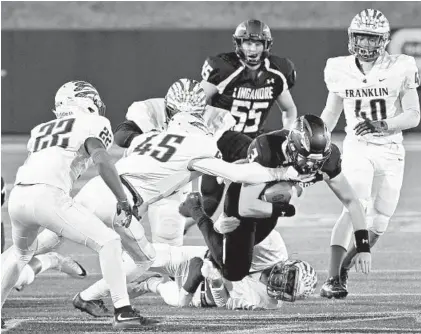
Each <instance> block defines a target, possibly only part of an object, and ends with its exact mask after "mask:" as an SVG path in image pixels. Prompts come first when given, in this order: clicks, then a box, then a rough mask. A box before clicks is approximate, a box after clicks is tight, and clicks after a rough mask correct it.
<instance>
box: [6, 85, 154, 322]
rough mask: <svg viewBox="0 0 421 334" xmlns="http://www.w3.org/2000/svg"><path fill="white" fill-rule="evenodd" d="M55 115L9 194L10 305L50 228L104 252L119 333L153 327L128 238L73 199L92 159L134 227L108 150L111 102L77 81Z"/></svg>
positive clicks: (60, 95)
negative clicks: (124, 244) (128, 271)
mask: <svg viewBox="0 0 421 334" xmlns="http://www.w3.org/2000/svg"><path fill="white" fill-rule="evenodd" d="M53 111H54V113H55V115H56V117H57V119H55V120H52V121H50V122H47V123H43V124H40V125H38V126H36V127H35V128H33V129H32V131H31V137H30V139H29V142H28V145H27V148H28V152H29V154H28V158H27V159H26V161H25V163H24V164H23V165H22V166H21V167H20V168H19V170H18V172H17V175H16V181H15V187H14V188H13V189H12V191H11V193H10V196H9V214H10V219H11V224H12V230H13V233H12V239H13V246H12V247H11V248H10V249H9V251H8V252H7V253H4V254H2V256H1V264H2V271H1V298H2V300H1V302H2V307H3V305H4V302H5V300H6V299H7V296H8V295H9V293H10V290H11V289H12V287H13V286H14V285H15V284H16V281H17V280H18V278H19V275H20V273H21V271H22V269H23V268H24V267H25V265H26V264H27V263H28V262H29V261H30V260H31V258H32V257H33V255H34V253H35V250H36V248H37V235H38V231H39V229H40V227H41V226H43V227H45V228H46V229H49V230H51V231H53V232H55V233H56V234H58V235H62V236H63V237H64V238H67V239H70V240H72V241H74V242H77V243H79V244H82V245H86V246H87V247H89V248H91V249H92V250H94V251H97V252H98V254H99V260H100V264H101V269H102V274H103V276H104V278H105V280H106V281H107V283H108V285H109V287H110V290H111V291H112V292H111V297H112V300H113V304H114V308H115V312H114V313H115V316H114V318H113V326H114V327H115V328H128V327H136V326H140V325H142V324H146V323H151V322H150V321H148V319H146V318H144V317H142V316H141V315H140V314H139V312H138V311H136V310H135V309H133V308H132V307H131V306H130V301H129V296H128V294H127V289H126V277H125V274H124V271H123V261H122V258H121V252H122V248H121V240H120V236H119V235H118V234H117V233H116V232H115V231H113V230H112V229H110V228H108V227H106V226H105V225H104V224H103V222H102V221H101V220H99V219H98V218H97V217H96V216H94V215H93V214H91V213H90V212H89V211H88V210H86V209H85V208H83V207H82V206H81V205H79V204H77V203H75V202H74V201H73V200H72V198H71V197H70V195H69V194H70V192H71V190H72V188H73V183H74V181H75V180H76V179H77V178H78V177H79V176H80V175H81V174H82V173H83V172H84V171H85V170H86V168H87V167H88V164H89V162H90V161H91V160H92V161H93V162H94V163H95V164H96V165H97V167H98V172H99V174H100V177H101V178H103V180H104V182H105V183H106V184H107V186H108V187H109V189H110V192H111V193H112V194H113V196H114V198H115V201H116V202H117V210H118V212H119V213H121V214H120V215H119V222H120V223H121V225H122V226H127V225H128V224H130V221H131V217H132V207H131V205H130V204H129V202H128V200H127V196H126V194H125V192H124V189H123V186H122V184H121V181H120V179H119V177H118V173H117V171H116V169H115V167H114V165H113V163H112V161H111V157H110V155H109V154H108V152H107V150H108V149H109V148H110V147H111V145H112V142H113V134H112V131H111V126H110V122H109V121H108V119H106V118H105V117H104V116H103V115H104V112H105V105H104V103H103V102H102V100H101V98H100V96H99V94H98V91H97V90H96V89H95V88H94V87H93V86H92V85H91V84H90V83H88V82H85V81H71V82H68V83H66V84H64V85H63V86H62V87H60V89H59V90H58V91H57V93H56V96H55V109H54V110H53ZM114 205H115V203H114Z"/></svg>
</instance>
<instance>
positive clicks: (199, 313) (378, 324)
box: [1, 135, 421, 334]
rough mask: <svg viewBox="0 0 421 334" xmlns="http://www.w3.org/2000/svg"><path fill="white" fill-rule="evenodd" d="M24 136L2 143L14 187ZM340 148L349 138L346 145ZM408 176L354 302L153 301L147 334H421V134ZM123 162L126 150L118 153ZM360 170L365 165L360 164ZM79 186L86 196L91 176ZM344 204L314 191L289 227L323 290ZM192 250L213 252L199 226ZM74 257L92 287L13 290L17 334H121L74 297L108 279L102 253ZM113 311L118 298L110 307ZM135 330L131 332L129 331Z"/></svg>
mask: <svg viewBox="0 0 421 334" xmlns="http://www.w3.org/2000/svg"><path fill="white" fill-rule="evenodd" d="M26 139H27V138H24V137H15V136H3V137H2V154H1V157H2V161H1V168H2V170H1V174H2V176H3V177H4V178H5V180H6V182H7V183H8V190H10V187H11V186H10V184H11V183H12V182H13V181H14V175H15V172H16V169H17V168H18V166H19V165H20V164H21V163H22V162H23V161H24V159H25V156H26V155H25V144H26ZM336 140H337V142H338V143H340V138H339V137H338V138H336ZM406 148H407V158H406V173H405V178H404V185H403V190H402V193H401V200H400V204H399V207H398V209H397V212H396V214H395V216H394V217H393V219H392V221H391V223H390V225H389V231H388V233H387V234H386V235H385V236H384V237H383V238H382V239H381V240H380V241H379V242H378V244H377V245H376V248H375V251H374V252H373V272H372V273H370V275H368V276H366V275H364V274H361V273H355V272H352V273H351V275H350V287H349V296H348V298H347V299H346V300H326V299H322V298H320V297H319V296H318V295H317V294H316V295H314V296H312V297H311V298H310V299H308V300H305V301H298V302H296V303H284V305H283V307H282V308H281V309H279V310H277V311H256V312H252V311H227V310H224V309H221V310H220V309H176V308H171V307H169V306H166V305H164V303H163V302H162V301H161V300H160V299H159V298H158V297H157V296H154V295H152V294H147V295H144V296H142V297H141V298H138V299H136V300H134V301H133V302H134V305H135V306H136V307H137V308H139V309H140V310H141V311H142V313H143V314H145V315H147V316H150V317H153V318H157V319H159V320H161V323H160V324H159V325H157V326H155V327H151V328H148V327H146V328H143V329H142V330H139V331H136V333H140V332H156V333H202V332H214V333H255V334H257V333H265V334H267V333H421V209H420V205H421V183H420V179H419V165H420V161H421V152H420V150H421V136H416V135H409V136H407V137H406ZM113 152H114V153H115V154H116V157H117V156H118V154H119V153H121V151H120V150H119V149H115V150H114V151H113ZM356 163H357V162H356ZM92 175H93V173H92V172H91V173H88V174H87V175H85V176H84V177H83V178H82V179H80V180H79V181H78V189H79V187H80V186H81V185H83V184H84V182H86V179H87V178H89V177H91V176H92ZM340 211H341V205H340V203H339V201H338V200H337V199H336V198H335V197H334V195H333V194H331V192H330V191H329V190H328V187H327V186H326V185H324V184H317V185H315V186H313V187H311V188H309V189H306V192H305V195H304V198H303V199H302V201H301V202H300V204H299V206H298V212H299V213H298V214H297V216H296V217H294V218H292V219H284V220H280V221H279V224H278V230H279V231H280V232H281V234H282V236H283V238H284V240H285V242H286V244H287V247H288V250H289V254H290V257H293V258H299V259H303V260H307V261H308V262H310V263H311V264H312V265H313V266H314V267H315V268H316V270H317V272H318V278H319V284H318V288H317V291H316V292H317V293H318V292H319V288H320V287H321V284H322V282H323V281H324V280H325V279H326V275H327V272H326V268H327V264H328V251H329V242H330V231H331V229H332V226H333V225H334V222H335V220H336V218H337V217H338V215H339V213H340ZM2 219H3V221H4V222H5V224H6V226H5V227H6V234H7V235H6V240H7V245H10V242H11V241H10V223H9V220H8V215H7V205H5V207H4V208H3V209H2ZM185 244H203V241H202V240H201V238H200V234H199V231H198V229H197V228H196V227H194V228H192V229H191V230H190V231H189V233H188V234H187V236H186V240H185ZM59 251H60V252H61V253H63V254H69V255H71V256H73V257H74V258H75V259H76V260H77V261H79V262H80V263H82V264H83V265H84V266H85V268H86V269H87V271H88V277H87V278H86V279H85V280H74V279H71V278H69V277H67V276H65V275H63V274H60V273H56V272H46V273H43V274H41V275H40V276H39V277H38V279H37V280H36V281H35V282H34V284H33V285H31V286H29V287H27V288H26V289H25V290H23V291H22V292H19V293H18V292H16V291H13V292H12V294H11V295H10V298H9V300H8V301H7V302H6V304H5V306H4V309H3V314H2V316H3V317H4V319H5V320H6V326H7V328H6V329H5V330H2V332H5V333H6V332H8V333H41V334H47V333H56V334H58V333H113V332H114V331H113V330H112V327H111V325H110V320H106V319H105V320H101V319H100V320H98V319H94V318H90V317H88V316H87V315H85V314H82V313H80V312H79V311H78V310H75V309H74V308H73V306H72V303H71V299H72V297H73V296H74V295H75V294H76V293H77V292H78V291H80V290H82V289H83V288H85V287H87V286H88V285H90V284H91V283H93V282H94V281H95V280H97V279H98V278H99V277H100V274H99V272H100V271H99V264H98V260H97V257H96V254H95V253H93V252H92V251H90V250H89V249H87V248H84V247H81V246H78V245H74V244H71V243H66V244H64V245H63V246H62V247H61V248H60V250H59ZM107 302H108V304H109V305H110V306H111V304H110V300H107ZM126 332H128V331H126Z"/></svg>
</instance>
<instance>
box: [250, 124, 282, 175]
mask: <svg viewBox="0 0 421 334" xmlns="http://www.w3.org/2000/svg"><path fill="white" fill-rule="evenodd" d="M287 135H288V131H287V130H277V131H273V132H270V133H266V134H263V135H260V136H258V137H257V138H255V139H254V140H253V141H252V143H251V144H250V146H249V149H248V152H247V157H248V160H249V162H257V163H259V164H261V165H262V166H264V167H270V168H275V167H278V166H279V165H281V164H282V162H283V161H281V160H280V159H279V156H278V154H277V152H279V150H281V147H282V143H283V142H284V141H285V139H286V138H287Z"/></svg>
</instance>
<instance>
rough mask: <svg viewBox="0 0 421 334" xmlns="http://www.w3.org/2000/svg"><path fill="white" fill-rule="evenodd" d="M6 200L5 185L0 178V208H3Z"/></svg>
mask: <svg viewBox="0 0 421 334" xmlns="http://www.w3.org/2000/svg"><path fill="white" fill-rule="evenodd" d="M5 199H6V185H5V184H4V180H3V177H2V178H1V206H3V204H4V201H5Z"/></svg>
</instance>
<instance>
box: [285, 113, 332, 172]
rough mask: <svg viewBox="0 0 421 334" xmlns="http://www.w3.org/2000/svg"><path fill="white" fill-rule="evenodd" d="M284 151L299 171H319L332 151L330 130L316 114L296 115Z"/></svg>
mask: <svg viewBox="0 0 421 334" xmlns="http://www.w3.org/2000/svg"><path fill="white" fill-rule="evenodd" d="M286 151H287V154H288V157H289V158H290V159H291V161H292V163H293V166H294V168H295V169H296V170H297V171H298V172H299V173H301V174H314V173H316V172H317V171H319V170H320V169H321V168H322V167H323V164H324V163H325V162H326V160H327V159H329V157H330V154H331V153H332V148H331V136H330V132H329V130H328V129H327V127H326V124H325V123H324V122H323V120H322V119H321V118H320V117H318V116H316V115H304V116H300V117H298V118H297V119H296V120H295V122H294V124H293V125H292V128H291V131H290V133H289V135H288V138H287V147H286Z"/></svg>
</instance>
